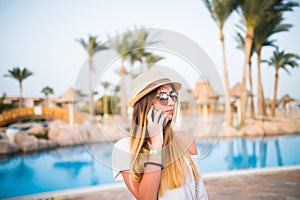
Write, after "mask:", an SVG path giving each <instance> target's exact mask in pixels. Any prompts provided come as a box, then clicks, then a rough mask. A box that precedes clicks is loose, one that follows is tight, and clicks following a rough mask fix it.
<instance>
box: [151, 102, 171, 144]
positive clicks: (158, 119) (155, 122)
mask: <svg viewBox="0 0 300 200" xmlns="http://www.w3.org/2000/svg"><path fill="white" fill-rule="evenodd" d="M153 113H154V114H153ZM152 115H153V116H152ZM165 119H166V116H165V115H163V114H162V109H160V110H158V111H156V110H155V109H154V108H153V106H151V108H150V110H149V112H148V115H147V120H148V126H147V130H148V134H149V137H150V142H151V149H154V150H160V149H161V148H162V145H163V140H164V137H163V123H164V120H165Z"/></svg>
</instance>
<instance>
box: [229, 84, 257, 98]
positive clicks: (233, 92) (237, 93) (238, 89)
mask: <svg viewBox="0 0 300 200" xmlns="http://www.w3.org/2000/svg"><path fill="white" fill-rule="evenodd" d="M241 94H242V84H241V83H236V84H235V85H234V86H233V87H232V88H231V89H230V90H229V95H230V96H231V97H235V98H240V97H241ZM252 95H253V94H251V92H250V91H249V90H247V96H248V97H249V96H252Z"/></svg>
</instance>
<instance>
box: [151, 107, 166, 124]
mask: <svg viewBox="0 0 300 200" xmlns="http://www.w3.org/2000/svg"><path fill="white" fill-rule="evenodd" d="M157 113H158V110H156V109H155V108H153V109H152V113H151V118H152V120H154V116H155V115H156V114H157ZM160 117H162V114H161V116H160ZM160 117H159V119H158V120H160ZM167 122H168V119H167V118H165V119H164V122H163V128H165V127H166V125H167Z"/></svg>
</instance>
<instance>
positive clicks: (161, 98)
mask: <svg viewBox="0 0 300 200" xmlns="http://www.w3.org/2000/svg"><path fill="white" fill-rule="evenodd" d="M169 97H171V98H172V100H173V101H174V102H177V101H178V93H177V92H171V93H170V94H167V93H162V94H160V95H159V96H158V98H159V101H160V103H161V104H163V105H166V104H168V100H169Z"/></svg>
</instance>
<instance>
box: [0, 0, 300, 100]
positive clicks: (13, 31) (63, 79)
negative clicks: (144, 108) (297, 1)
mask: <svg viewBox="0 0 300 200" xmlns="http://www.w3.org/2000/svg"><path fill="white" fill-rule="evenodd" d="M285 17H286V23H291V24H293V28H292V29H291V30H290V31H289V32H286V33H280V34H277V36H275V37H274V38H273V39H276V40H277V42H276V44H277V45H278V46H279V48H280V49H281V50H285V51H286V52H289V53H295V54H298V55H300V46H299V44H300V43H299V35H300V21H299V20H297V19H299V17H300V9H299V8H296V9H295V10H294V11H293V12H292V13H287V14H286V15H285ZM239 20H240V16H239V15H238V14H236V13H234V14H233V15H232V16H231V17H230V18H229V20H228V21H227V22H226V24H225V28H224V33H225V48H226V56H227V65H228V73H229V79H230V80H229V84H230V87H233V86H234V85H235V84H236V83H237V82H241V80H242V72H243V71H242V68H243V62H244V53H243V52H242V51H241V50H238V49H237V48H236V46H237V43H236V41H235V39H234V36H235V34H236V30H237V29H236V28H235V25H236V24H237V23H239ZM141 26H143V27H145V28H151V29H157V30H161V29H164V30H170V31H172V32H174V33H178V34H179V35H183V36H184V37H186V38H188V39H189V40H191V41H193V42H194V43H195V44H197V45H198V46H199V47H200V48H202V49H203V51H204V52H205V53H206V55H207V57H208V58H209V59H210V60H211V61H212V63H213V64H214V66H215V68H216V71H211V72H210V73H208V75H209V74H210V75H215V76H216V77H221V79H222V76H223V75H222V74H223V71H222V70H223V66H222V51H221V43H220V40H219V30H218V27H217V25H216V24H215V23H214V21H213V20H212V19H211V17H210V14H209V13H208V11H207V9H206V8H205V6H204V4H203V2H202V1H201V0H198V1H196V0H186V1H178V0H164V1H159V0H152V1H138V0H128V1H117V0H111V1H102V0H43V1H40V0H26V1H25V0H0V27H1V37H0V44H1V45H0V55H1V59H0V95H2V94H3V93H4V92H5V93H6V94H7V95H8V96H18V95H19V87H18V82H17V81H16V80H14V79H10V78H7V77H3V75H4V74H7V72H8V70H10V69H12V68H13V67H15V66H20V67H22V68H23V67H27V68H28V69H30V70H31V71H32V72H33V74H34V75H33V76H31V77H29V78H27V79H25V80H24V82H23V88H24V89H23V94H24V96H43V94H42V93H41V90H42V88H43V87H45V86H50V87H52V88H53V89H54V92H55V94H54V95H52V96H53V97H55V96H61V95H62V94H63V93H64V92H65V90H66V89H67V88H68V87H74V86H75V85H76V81H77V80H78V79H79V78H78V77H80V76H83V75H82V70H81V69H82V67H83V66H85V62H86V59H87V54H86V52H85V50H84V49H83V48H82V47H81V45H80V44H79V43H78V42H76V39H79V38H87V36H88V35H97V36H99V38H100V39H102V40H103V41H106V40H107V36H108V35H109V36H116V35H118V34H121V33H123V32H125V31H127V30H128V29H132V28H134V27H141ZM176 42H177V41H174V43H176ZM272 51H273V49H271V48H268V49H264V50H263V52H262V57H263V59H269V58H270V56H271V53H272ZM192 53H193V54H195V55H196V54H197V52H192ZM167 54H168V53H167ZM169 54H170V53H169ZM175 57H176V56H174V55H173V56H169V58H168V61H166V60H165V61H161V64H162V65H169V64H170V63H172V65H174V66H172V67H174V69H178V73H182V76H183V77H184V79H185V80H188V81H189V83H190V84H191V85H193V84H195V83H196V81H197V80H198V79H197V77H195V73H194V72H193V70H192V67H190V69H191V70H189V67H187V68H186V69H188V70H183V71H182V65H181V64H180V63H183V62H185V61H183V59H182V58H180V57H179V58H178V57H176V58H175ZM176 59H177V61H176ZM118 66H119V64H118V61H115V63H113V64H112V67H116V69H117V67H118ZM180 67H181V68H180ZM256 67H257V66H256V57H255V56H254V57H253V84H254V85H253V86H254V95H256V94H257V92H256V91H257V87H256V86H257V84H256V82H257V78H256V77H257V76H256V74H257V70H256ZM116 69H114V70H111V76H105V77H104V78H103V79H101V80H99V79H98V80H96V82H97V83H98V84H99V82H101V81H104V80H105V81H111V82H115V83H117V82H118V76H117V74H116V73H115V72H114V71H116ZM96 70H97V69H96ZM100 74H101V73H100ZM96 79H97V78H96ZM262 79H263V87H264V92H265V96H266V97H269V98H272V97H273V88H274V69H272V68H271V67H269V66H267V65H266V64H263V65H262ZM211 81H212V82H214V81H213V80H211ZM99 85H100V84H99ZM299 85H300V67H299V68H297V69H291V70H290V75H288V74H287V73H286V72H285V71H280V74H279V87H278V98H280V97H282V96H283V95H284V94H286V93H288V94H290V95H291V96H292V97H293V98H296V99H300V90H299V88H298V87H299ZM191 87H192V86H191ZM97 90H99V91H98V92H99V93H100V94H101V92H103V91H101V87H100V86H99V87H97ZM216 90H217V91H218V92H219V93H223V91H221V90H220V89H219V88H217V89H216Z"/></svg>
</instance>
